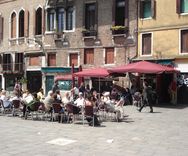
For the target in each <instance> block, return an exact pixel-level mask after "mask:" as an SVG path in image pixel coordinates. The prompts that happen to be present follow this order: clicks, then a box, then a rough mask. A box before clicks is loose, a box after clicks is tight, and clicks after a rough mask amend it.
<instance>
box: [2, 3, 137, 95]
mask: <svg viewBox="0 0 188 156" xmlns="http://www.w3.org/2000/svg"><path fill="white" fill-rule="evenodd" d="M0 7H1V11H0V24H1V23H2V25H3V27H2V28H3V29H2V31H1V29H0V34H1V32H2V38H0V39H1V43H0V52H1V58H2V59H1V67H2V70H1V84H2V88H5V89H8V88H9V87H12V86H13V83H14V81H15V79H16V78H21V77H23V76H24V77H26V78H27V80H28V81H29V82H28V84H27V87H28V89H29V90H30V91H32V92H33V91H37V90H38V89H39V88H40V87H43V88H44V89H46V91H47V90H48V89H47V88H49V87H50V86H49V84H50V85H51V84H52V81H53V79H54V76H55V75H57V74H62V73H70V69H71V64H72V63H74V65H75V67H79V65H82V68H92V67H96V66H100V67H113V66H116V65H121V64H126V63H128V60H130V59H132V58H134V57H135V56H136V45H137V44H134V45H131V46H130V45H128V44H127V43H126V39H127V37H128V35H129V34H131V35H133V34H134V31H135V30H137V3H136V0H132V1H128V0H94V1H91V0H59V1H56V0H48V1H45V0H40V1H37V0H32V1H29V0H24V2H23V1H21V0H12V1H11V0H7V1H6V0H1V1H0ZM1 19H2V22H1ZM0 27H1V26H0ZM136 41H137V39H136V37H135V42H136ZM17 66H18V67H17ZM17 68H18V70H17ZM5 69H6V70H5Z"/></svg>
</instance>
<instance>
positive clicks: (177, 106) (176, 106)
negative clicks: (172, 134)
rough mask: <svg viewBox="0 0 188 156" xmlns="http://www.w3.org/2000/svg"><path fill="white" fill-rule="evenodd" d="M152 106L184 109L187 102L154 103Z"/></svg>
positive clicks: (187, 105)
mask: <svg viewBox="0 0 188 156" xmlns="http://www.w3.org/2000/svg"><path fill="white" fill-rule="evenodd" d="M154 107H160V108H170V109H184V108H187V107H188V104H170V103H168V104H166V103H165V104H157V105H154Z"/></svg>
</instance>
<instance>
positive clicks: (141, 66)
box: [108, 61, 178, 74]
mask: <svg viewBox="0 0 188 156" xmlns="http://www.w3.org/2000/svg"><path fill="white" fill-rule="evenodd" d="M108 71H109V72H110V73H126V72H130V73H148V74H149V73H156V74H159V73H163V72H172V73H174V72H178V71H177V70H176V69H174V68H172V67H167V66H163V65H160V64H156V63H151V62H148V61H139V62H135V63H131V64H128V65H123V66H119V67H115V68H112V69H109V70H108Z"/></svg>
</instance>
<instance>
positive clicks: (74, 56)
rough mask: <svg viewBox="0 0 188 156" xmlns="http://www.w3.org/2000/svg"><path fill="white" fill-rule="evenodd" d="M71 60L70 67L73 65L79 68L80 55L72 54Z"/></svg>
mask: <svg viewBox="0 0 188 156" xmlns="http://www.w3.org/2000/svg"><path fill="white" fill-rule="evenodd" d="M69 58H70V60H69V66H71V65H72V64H74V65H75V66H78V54H70V55H69Z"/></svg>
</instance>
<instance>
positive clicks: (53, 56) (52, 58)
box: [48, 54, 56, 66]
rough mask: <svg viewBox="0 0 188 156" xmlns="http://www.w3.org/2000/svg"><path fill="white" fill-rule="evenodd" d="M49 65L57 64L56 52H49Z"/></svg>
mask: <svg viewBox="0 0 188 156" xmlns="http://www.w3.org/2000/svg"><path fill="white" fill-rule="evenodd" d="M48 66H56V54H48Z"/></svg>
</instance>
